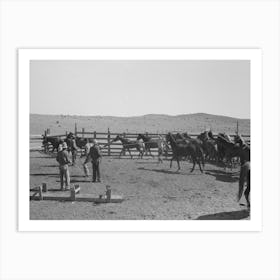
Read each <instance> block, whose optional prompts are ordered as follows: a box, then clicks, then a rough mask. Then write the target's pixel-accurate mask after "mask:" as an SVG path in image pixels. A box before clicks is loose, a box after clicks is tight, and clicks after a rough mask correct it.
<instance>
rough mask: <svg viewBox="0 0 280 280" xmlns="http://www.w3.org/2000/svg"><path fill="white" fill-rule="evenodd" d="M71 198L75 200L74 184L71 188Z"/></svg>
mask: <svg viewBox="0 0 280 280" xmlns="http://www.w3.org/2000/svg"><path fill="white" fill-rule="evenodd" d="M71 200H72V201H75V200H76V192H75V186H73V187H72V188H71Z"/></svg>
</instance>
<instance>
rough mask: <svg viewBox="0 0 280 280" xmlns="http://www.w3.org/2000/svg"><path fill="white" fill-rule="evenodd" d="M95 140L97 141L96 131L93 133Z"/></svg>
mask: <svg viewBox="0 0 280 280" xmlns="http://www.w3.org/2000/svg"><path fill="white" fill-rule="evenodd" d="M93 139H96V131H94V132H93Z"/></svg>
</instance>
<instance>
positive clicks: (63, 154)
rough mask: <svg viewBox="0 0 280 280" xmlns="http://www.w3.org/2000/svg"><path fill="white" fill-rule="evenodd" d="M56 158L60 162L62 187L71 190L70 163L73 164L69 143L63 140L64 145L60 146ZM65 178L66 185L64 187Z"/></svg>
mask: <svg viewBox="0 0 280 280" xmlns="http://www.w3.org/2000/svg"><path fill="white" fill-rule="evenodd" d="M56 160H57V162H58V163H59V175H60V189H61V190H62V191H64V190H70V172H69V167H68V164H71V160H70V157H69V153H68V152H67V144H66V142H63V144H62V147H59V152H58V153H57V156H56ZM64 179H65V185H66V187H65V188H64Z"/></svg>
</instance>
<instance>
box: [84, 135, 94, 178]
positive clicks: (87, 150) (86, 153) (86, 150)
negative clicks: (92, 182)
mask: <svg viewBox="0 0 280 280" xmlns="http://www.w3.org/2000/svg"><path fill="white" fill-rule="evenodd" d="M91 147H92V141H91V140H90V139H88V138H87V143H86V145H85V156H86V158H87V156H88V155H89V151H90V148H91ZM83 167H84V172H85V176H86V177H89V170H88V167H87V163H84V164H83Z"/></svg>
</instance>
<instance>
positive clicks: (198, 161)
mask: <svg viewBox="0 0 280 280" xmlns="http://www.w3.org/2000/svg"><path fill="white" fill-rule="evenodd" d="M197 163H198V166H199V169H200V172H201V173H203V170H202V168H201V164H200V160H199V159H198V160H197Z"/></svg>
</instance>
